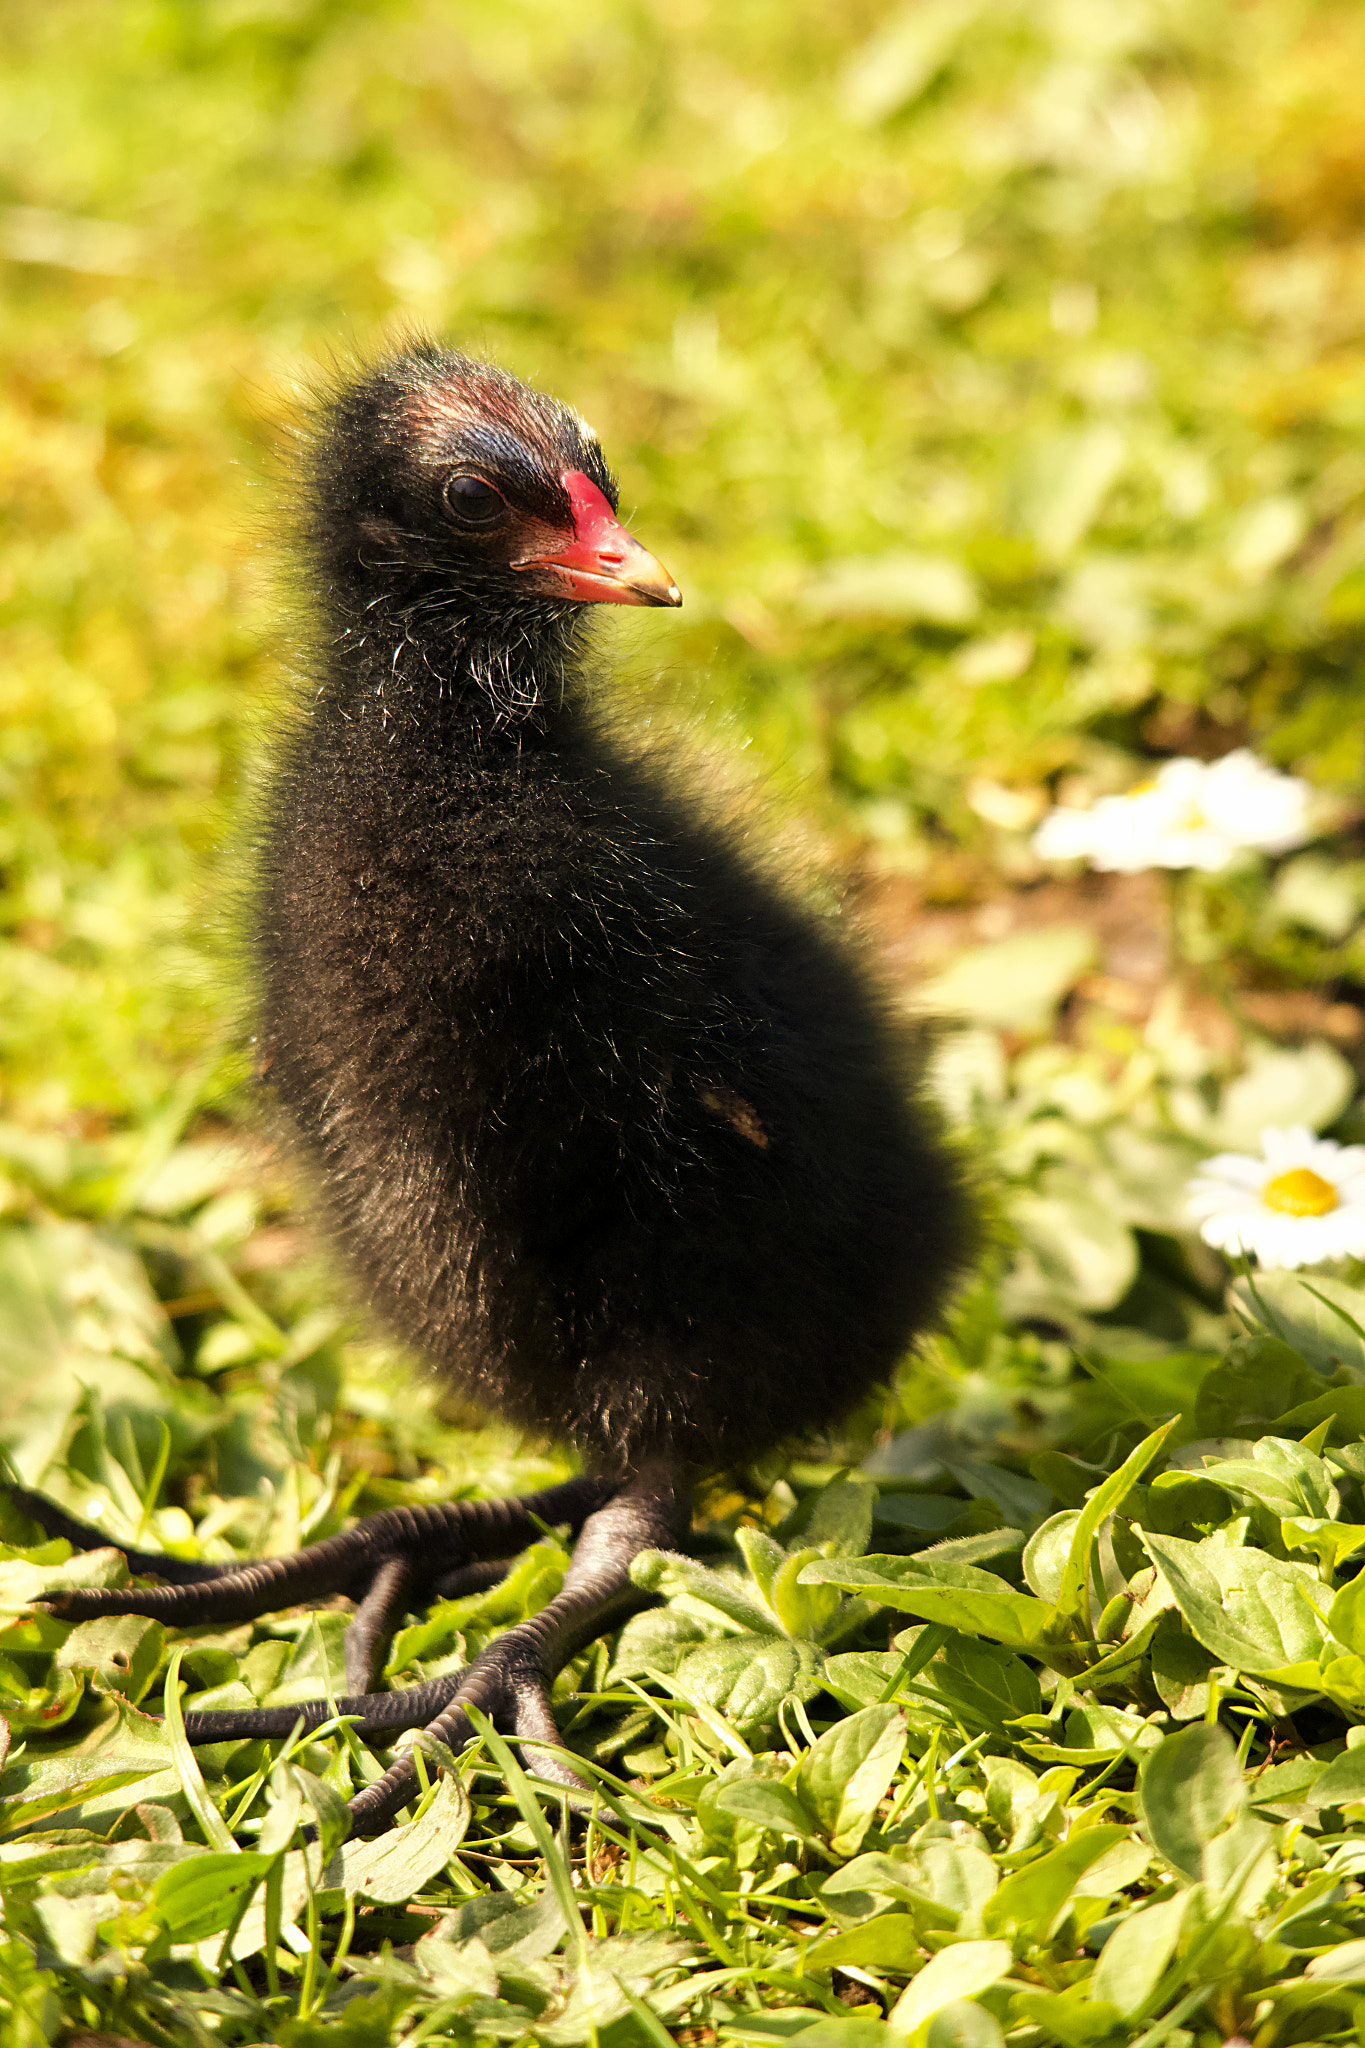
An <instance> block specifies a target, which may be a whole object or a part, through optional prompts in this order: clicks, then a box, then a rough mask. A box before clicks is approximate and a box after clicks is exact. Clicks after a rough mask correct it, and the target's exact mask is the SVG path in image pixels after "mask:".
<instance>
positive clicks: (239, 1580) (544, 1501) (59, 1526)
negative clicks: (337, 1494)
mask: <svg viewBox="0 0 1365 2048" xmlns="http://www.w3.org/2000/svg"><path fill="white" fill-rule="evenodd" d="M6 1490H7V1492H8V1493H9V1495H10V1498H11V1499H12V1500H13V1501H14V1502H15V1504H16V1506H18V1507H19V1508H21V1509H22V1510H23V1512H24V1513H25V1514H26V1515H29V1516H31V1517H32V1519H33V1520H34V1521H35V1522H37V1523H38V1525H39V1527H40V1528H42V1529H45V1530H46V1531H47V1533H48V1535H49V1536H63V1537H65V1538H66V1540H67V1541H68V1542H69V1543H71V1544H72V1545H73V1546H74V1547H75V1548H76V1549H78V1550H104V1549H108V1548H110V1547H111V1546H110V1542H109V1537H108V1535H107V1533H106V1532H105V1531H103V1530H101V1529H95V1528H92V1527H91V1526H90V1525H89V1523H86V1522H78V1521H76V1520H75V1519H74V1518H73V1517H72V1516H70V1515H68V1514H66V1513H64V1512H63V1510H62V1509H61V1508H59V1507H56V1506H55V1505H54V1504H53V1503H52V1502H51V1501H48V1500H44V1499H43V1497H42V1495H41V1494H35V1493H29V1492H27V1491H25V1489H23V1488H22V1487H18V1486H9V1485H7V1486H6ZM612 1492H613V1488H612V1486H611V1485H610V1484H609V1483H608V1482H606V1481H603V1480H598V1479H586V1478H585V1479H570V1480H566V1481H565V1482H564V1484H563V1485H561V1486H551V1487H547V1488H546V1490H545V1491H544V1492H543V1493H533V1494H528V1495H527V1496H526V1497H525V1498H524V1499H522V1500H477V1501H470V1500H461V1501H443V1502H440V1503H439V1504H436V1505H433V1506H428V1507H415V1508H385V1509H384V1510H383V1511H382V1512H381V1513H379V1514H377V1515H369V1516H367V1517H366V1518H365V1520H364V1521H362V1522H357V1524H356V1526H355V1528H354V1529H350V1530H348V1531H347V1532H346V1533H345V1534H344V1535H342V1536H329V1537H327V1538H326V1539H325V1540H324V1541H323V1542H321V1543H311V1544H309V1545H308V1547H307V1549H305V1550H299V1551H295V1553H294V1554H293V1556H291V1557H265V1558H258V1559H256V1560H255V1561H254V1562H252V1563H251V1564H246V1565H240V1566H236V1567H233V1568H232V1569H230V1570H226V1571H225V1570H224V1569H223V1568H222V1567H221V1566H219V1565H204V1564H187V1563H185V1562H183V1561H182V1560H180V1559H179V1558H172V1557H161V1556H158V1555H156V1554H155V1553H154V1552H150V1551H140V1550H129V1551H127V1552H125V1555H126V1556H127V1559H128V1565H129V1569H130V1570H131V1571H133V1572H139V1573H141V1572H149V1573H154V1574H155V1575H156V1576H157V1577H158V1578H161V1579H164V1580H167V1581H169V1582H170V1583H168V1584H165V1585H160V1586H120V1587H117V1588H112V1587H99V1588H84V1587H82V1588H80V1589H73V1590H72V1591H71V1592H69V1593H54V1594H52V1595H51V1596H50V1598H49V1599H48V1600H47V1601H46V1602H45V1604H46V1606H48V1607H49V1608H50V1609H51V1611H52V1612H53V1613H54V1614H57V1615H59V1616H61V1618H62V1619H63V1620H66V1621H92V1620H93V1619H94V1618H95V1617H96V1616H97V1615H103V1614H146V1615H150V1616H152V1617H153V1618H154V1619H155V1620H157V1621H162V1622H165V1623H166V1624H167V1625H168V1626H170V1627H173V1628H196V1627H202V1626H204V1625H206V1624H207V1625H211V1626H219V1625H222V1624H224V1623H228V1622H237V1621H254V1620H255V1619H256V1617H257V1616H258V1615H261V1614H271V1613H274V1612H276V1611H277V1610H278V1609H279V1608H282V1607H293V1606H297V1605H298V1604H299V1603H300V1602H301V1601H306V1600H323V1599H326V1598H327V1597H328V1596H329V1595H331V1594H334V1593H344V1594H346V1595H347V1596H348V1597H349V1598H350V1599H352V1600H354V1601H356V1602H357V1611H356V1616H355V1619H354V1621H353V1622H352V1623H351V1626H350V1628H349V1629H348V1630H347V1635H346V1683H347V1686H348V1688H349V1690H350V1692H351V1693H352V1694H368V1692H369V1688H370V1687H371V1686H372V1685H373V1684H374V1681H375V1677H376V1674H377V1672H378V1669H379V1667H380V1664H381V1662H382V1658H383V1652H384V1649H385V1647H386V1646H387V1643H388V1639H389V1636H390V1635H391V1633H392V1631H393V1627H394V1623H395V1621H396V1620H397V1618H398V1616H399V1615H400V1614H402V1613H404V1612H405V1611H407V1610H408V1609H410V1608H412V1607H415V1606H421V1605H422V1603H423V1602H424V1601H426V1600H429V1599H431V1598H434V1597H436V1596H438V1595H440V1594H443V1593H445V1594H449V1593H461V1592H473V1591H477V1590H479V1589H480V1588H482V1587H484V1586H488V1585H491V1584H494V1583H496V1581H497V1579H498V1578H499V1577H500V1576H501V1574H502V1572H503V1571H504V1570H505V1564H504V1563H503V1560H505V1559H507V1558H510V1557H514V1556H515V1555H516V1553H517V1552H518V1551H519V1550H523V1549H525V1547H526V1545H527V1544H528V1543H532V1542H534V1540H535V1538H536V1536H537V1535H538V1534H539V1533H540V1531H541V1529H542V1528H544V1527H550V1528H554V1527H556V1526H557V1525H559V1524H560V1523H564V1522H567V1523H568V1524H569V1526H570V1528H571V1529H572V1530H573V1531H574V1532H575V1533H577V1531H578V1530H579V1529H580V1528H581V1527H582V1526H583V1524H584V1523H585V1521H587V1519H588V1518H589V1517H590V1516H591V1515H592V1514H593V1512H594V1510H596V1509H598V1508H600V1507H602V1506H603V1504H604V1503H605V1502H607V1501H609V1499H610V1497H611V1495H612ZM419 1690H420V1688H419ZM377 1697H378V1698H380V1699H383V1700H388V1699H391V1698H394V1697H397V1698H402V1697H404V1695H402V1694H399V1695H391V1694H387V1693H384V1694H379V1695H378V1696H377ZM187 1718H188V1721H195V1720H210V1721H216V1720H223V1719H227V1720H233V1719H236V1718H237V1717H235V1716H232V1715H227V1716H222V1715H198V1716H195V1715H190V1716H189V1717H187ZM241 1718H242V1719H252V1718H253V1717H252V1716H250V1715H246V1716H243V1717H241ZM255 1718H259V1717H255ZM297 1718H298V1716H297V1713H296V1712H295V1710H294V1709H293V1708H289V1709H286V1710H283V1726H282V1727H280V1728H278V1729H277V1728H276V1727H275V1726H274V1725H273V1723H272V1726H271V1727H270V1728H269V1729H265V1728H262V1729H259V1730H257V1729H254V1728H253V1729H246V1728H243V1729H241V1730H237V1729H233V1730H232V1731H230V1732H231V1733H233V1734H236V1733H239V1732H240V1733H242V1734H248V1733H261V1734H266V1733H272V1734H273V1733H281V1734H287V1733H288V1731H289V1729H290V1728H292V1726H293V1725H294V1722H295V1720H296V1719H297ZM397 1725H398V1726H400V1727H409V1726H413V1725H415V1724H414V1723H412V1722H406V1721H400V1722H399V1723H398V1724H397ZM227 1732H229V1731H224V1733H227ZM191 1739H192V1740H196V1739H197V1740H199V1741H214V1740H218V1739H220V1738H219V1737H218V1736H216V1735H213V1736H206V1735H200V1736H198V1737H197V1738H196V1737H194V1736H193V1735H192V1736H191Z"/></svg>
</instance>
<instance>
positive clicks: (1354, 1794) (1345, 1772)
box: [1304, 1748, 1365, 1807]
mask: <svg viewBox="0 0 1365 2048" xmlns="http://www.w3.org/2000/svg"><path fill="white" fill-rule="evenodd" d="M1304 1798H1305V1799H1306V1800H1307V1802H1308V1803H1309V1805H1311V1806H1317V1807H1329V1806H1357V1805H1360V1804H1362V1803H1365V1748H1359V1749H1347V1750H1343V1751H1342V1753H1341V1755H1340V1756H1337V1757H1333V1759H1332V1761H1331V1763H1330V1764H1328V1766H1327V1768H1326V1770H1325V1771H1322V1772H1321V1773H1320V1774H1319V1775H1318V1776H1317V1777H1316V1778H1315V1779H1314V1780H1313V1783H1312V1787H1311V1790H1308V1791H1306V1792H1305V1793H1304Z"/></svg>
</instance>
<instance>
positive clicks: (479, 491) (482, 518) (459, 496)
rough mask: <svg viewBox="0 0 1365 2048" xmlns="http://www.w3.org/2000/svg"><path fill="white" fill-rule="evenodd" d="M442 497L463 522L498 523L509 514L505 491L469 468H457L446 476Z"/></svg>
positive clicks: (464, 523) (457, 518)
mask: <svg viewBox="0 0 1365 2048" xmlns="http://www.w3.org/2000/svg"><path fill="white" fill-rule="evenodd" d="M442 497H443V498H444V500H445V508H446V511H447V512H448V513H449V514H450V516H451V518H452V519H454V520H456V521H457V522H458V524H459V525H461V526H496V525H497V523H498V521H499V520H500V519H502V518H504V517H505V516H506V512H507V501H506V499H505V498H504V497H503V495H502V492H501V491H495V490H494V488H493V486H492V484H488V483H485V482H484V480H483V478H482V477H481V476H474V475H473V474H472V473H471V472H470V471H469V470H467V469H457V470H456V471H455V473H454V475H453V476H448V477H447V478H446V480H445V488H444V490H443V492H442Z"/></svg>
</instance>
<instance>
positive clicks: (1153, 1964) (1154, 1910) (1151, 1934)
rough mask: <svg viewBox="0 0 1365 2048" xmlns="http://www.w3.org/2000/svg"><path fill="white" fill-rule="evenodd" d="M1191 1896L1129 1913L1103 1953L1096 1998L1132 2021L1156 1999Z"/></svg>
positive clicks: (1094, 1983)
mask: <svg viewBox="0 0 1365 2048" xmlns="http://www.w3.org/2000/svg"><path fill="white" fill-rule="evenodd" d="M1189 1900H1190V1894H1189V1893H1188V1892H1176V1893H1175V1894H1174V1896H1173V1897H1171V1898H1169V1899H1163V1900H1161V1901H1160V1902H1159V1903H1158V1904H1157V1905H1154V1906H1144V1907H1143V1908H1142V1909H1141V1910H1140V1911H1138V1912H1131V1913H1125V1914H1124V1915H1123V1917H1122V1919H1121V1920H1120V1921H1119V1923H1118V1925H1117V1927H1115V1929H1114V1931H1113V1933H1112V1934H1111V1935H1110V1937H1109V1939H1108V1941H1106V1943H1105V1944H1104V1947H1103V1948H1102V1949H1101V1950H1100V1954H1099V1961H1098V1962H1097V1963H1096V1964H1095V1972H1094V1975H1093V1977H1092V1978H1091V1980H1090V1995H1091V1997H1092V1998H1102V1999H1105V2000H1107V2001H1108V2003H1109V2004H1111V2005H1113V2006H1116V2007H1117V2008H1118V2010H1119V2012H1120V2013H1121V2014H1122V2015H1123V2017H1124V2018H1125V2019H1131V2018H1133V2017H1134V2015H1136V2014H1137V2013H1138V2012H1140V2011H1141V2010H1142V2009H1143V2008H1144V2007H1145V2006H1146V2005H1147V2003H1148V2001H1149V2000H1150V1999H1151V1997H1152V1995H1153V1993H1154V1992H1155V1990H1156V1988H1157V1986H1158V1984H1160V1982H1161V1979H1162V1977H1163V1976H1164V1975H1165V1973H1166V1968H1167V1966H1168V1964H1169V1963H1170V1960H1171V1957H1172V1956H1173V1955H1174V1954H1175V1945H1176V1943H1177V1941H1178V1940H1179V1939H1180V1926H1181V1922H1182V1921H1183V1919H1184V1917H1185V1909H1186V1907H1187V1906H1188V1904H1189Z"/></svg>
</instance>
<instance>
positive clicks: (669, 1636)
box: [607, 1607, 706, 1683]
mask: <svg viewBox="0 0 1365 2048" xmlns="http://www.w3.org/2000/svg"><path fill="white" fill-rule="evenodd" d="M705 1641H706V1630H705V1629H704V1628H703V1626H702V1624H701V1623H700V1622H699V1621H697V1620H695V1619H694V1618H693V1616H692V1615H690V1614H680V1613H679V1612H678V1610H677V1608H676V1607H647V1608H646V1609H645V1611H644V1613H643V1614H633V1615H632V1616H631V1618H630V1620H629V1621H628V1622H627V1623H626V1625H625V1627H624V1628H623V1629H622V1631H621V1633H620V1635H619V1636H618V1638H617V1641H616V1655H615V1656H614V1657H613V1658H612V1661H611V1665H610V1668H609V1670H608V1672H607V1679H608V1682H609V1683H610V1682H612V1681H613V1680H615V1679H618V1678H638V1677H639V1676H640V1675H641V1674H642V1673H643V1672H646V1671H673V1670H676V1668H677V1666H678V1664H679V1663H680V1662H681V1661H682V1659H683V1658H684V1657H685V1656H686V1655H687V1653H688V1651H689V1650H694V1649H695V1648H696V1647H697V1645H698V1643H704V1642H705Z"/></svg>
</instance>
